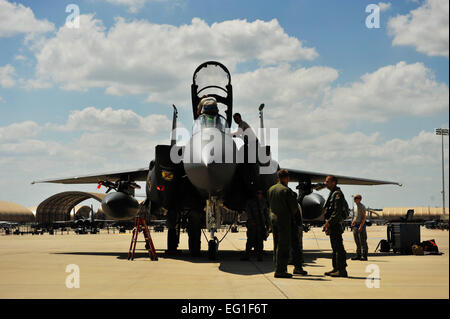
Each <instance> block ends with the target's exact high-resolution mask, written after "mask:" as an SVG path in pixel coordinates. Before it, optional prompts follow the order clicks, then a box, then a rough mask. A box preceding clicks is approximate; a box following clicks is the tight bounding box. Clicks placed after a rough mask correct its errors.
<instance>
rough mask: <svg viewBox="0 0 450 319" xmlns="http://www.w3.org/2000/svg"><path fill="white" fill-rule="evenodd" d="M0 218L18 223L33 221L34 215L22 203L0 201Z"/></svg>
mask: <svg viewBox="0 0 450 319" xmlns="http://www.w3.org/2000/svg"><path fill="white" fill-rule="evenodd" d="M0 220H1V221H7V222H19V223H27V222H34V215H33V212H32V211H31V210H29V209H28V208H26V207H23V206H22V205H19V204H16V203H12V202H2V201H0Z"/></svg>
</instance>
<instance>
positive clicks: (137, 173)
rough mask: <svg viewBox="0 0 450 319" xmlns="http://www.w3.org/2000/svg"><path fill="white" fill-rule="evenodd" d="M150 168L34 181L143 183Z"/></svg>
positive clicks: (59, 182)
mask: <svg viewBox="0 0 450 319" xmlns="http://www.w3.org/2000/svg"><path fill="white" fill-rule="evenodd" d="M147 175H148V168H139V169H135V170H127V171H121V172H111V173H104V174H98V175H84V176H71V177H66V178H57V179H47V180H37V181H33V182H32V183H31V184H36V183H58V184H98V183H99V182H102V181H109V182H116V181H119V180H124V181H132V182H143V181H146V180H147Z"/></svg>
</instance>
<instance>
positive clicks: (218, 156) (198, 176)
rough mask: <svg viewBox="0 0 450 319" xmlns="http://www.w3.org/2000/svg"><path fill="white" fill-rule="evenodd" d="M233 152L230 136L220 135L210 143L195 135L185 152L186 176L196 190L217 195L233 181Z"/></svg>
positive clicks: (234, 146) (234, 167) (234, 149)
mask: <svg viewBox="0 0 450 319" xmlns="http://www.w3.org/2000/svg"><path fill="white" fill-rule="evenodd" d="M235 152H236V145H235V144H234V141H233V139H232V138H231V137H230V136H227V135H225V134H221V135H220V136H219V138H217V137H216V138H215V139H214V140H213V141H211V140H204V139H202V137H201V134H195V135H194V136H193V137H192V139H191V141H190V143H189V147H188V150H187V152H185V156H186V157H185V158H184V168H185V171H186V175H187V176H188V178H189V180H190V181H191V183H192V184H194V186H195V187H197V189H199V190H201V191H204V192H207V193H209V194H215V193H218V192H220V191H221V190H222V189H224V188H225V187H226V186H227V185H228V184H229V183H230V182H231V180H232V179H233V176H234V172H235V170H236V164H235V163H234V161H233V154H235ZM188 156H189V157H188Z"/></svg>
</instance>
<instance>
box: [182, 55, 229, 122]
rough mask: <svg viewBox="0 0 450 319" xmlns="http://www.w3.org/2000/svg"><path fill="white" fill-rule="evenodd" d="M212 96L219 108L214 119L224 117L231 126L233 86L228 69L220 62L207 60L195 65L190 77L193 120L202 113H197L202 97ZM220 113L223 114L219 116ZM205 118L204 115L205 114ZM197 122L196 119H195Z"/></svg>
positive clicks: (218, 119) (220, 119) (219, 119)
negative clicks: (195, 67) (192, 74)
mask: <svg viewBox="0 0 450 319" xmlns="http://www.w3.org/2000/svg"><path fill="white" fill-rule="evenodd" d="M205 96H207V97H214V98H215V99H216V101H217V106H218V108H219V116H218V117H217V119H216V121H219V122H221V121H223V119H225V121H226V123H227V126H226V127H231V121H232V119H233V87H232V85H231V75H230V72H229V71H228V69H227V68H226V67H225V66H224V65H223V64H222V63H220V62H216V61H208V62H205V63H202V64H201V65H199V66H198V67H197V69H196V70H195V72H194V76H193V78H192V85H191V97H192V113H193V115H194V120H197V118H198V117H200V116H203V115H204V114H198V112H197V110H198V105H199V103H200V101H201V99H202V98H203V97H205ZM221 113H222V114H223V116H220V115H221ZM205 120H206V116H205ZM196 122H197V121H196Z"/></svg>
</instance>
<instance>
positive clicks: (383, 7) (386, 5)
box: [378, 2, 392, 11]
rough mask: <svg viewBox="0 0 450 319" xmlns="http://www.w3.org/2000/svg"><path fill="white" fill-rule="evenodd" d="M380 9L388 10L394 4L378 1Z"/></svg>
mask: <svg viewBox="0 0 450 319" xmlns="http://www.w3.org/2000/svg"><path fill="white" fill-rule="evenodd" d="M378 6H379V7H380V11H387V10H389V9H390V8H391V6H392V4H391V3H390V2H378Z"/></svg>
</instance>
